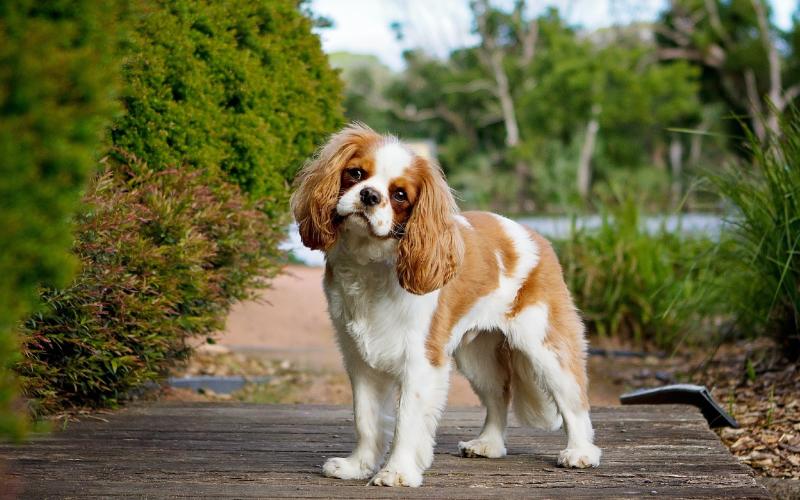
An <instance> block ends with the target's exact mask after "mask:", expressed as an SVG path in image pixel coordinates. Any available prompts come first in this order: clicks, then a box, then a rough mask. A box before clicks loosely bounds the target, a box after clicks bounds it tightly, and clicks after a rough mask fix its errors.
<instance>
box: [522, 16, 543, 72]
mask: <svg viewBox="0 0 800 500" xmlns="http://www.w3.org/2000/svg"><path fill="white" fill-rule="evenodd" d="M538 40H539V20H538V19H536V18H535V17H534V18H533V19H531V20H530V22H529V23H528V27H527V29H526V30H525V36H524V37H523V38H522V59H521V60H520V65H521V66H527V65H529V64H530V63H531V61H533V58H534V56H535V55H536V43H537V42H538Z"/></svg>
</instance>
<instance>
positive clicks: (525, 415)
mask: <svg viewBox="0 0 800 500" xmlns="http://www.w3.org/2000/svg"><path fill="white" fill-rule="evenodd" d="M511 373H512V375H511V394H512V397H511V402H512V403H511V404H512V406H513V408H514V414H515V415H516V416H517V419H519V421H520V423H522V424H524V425H528V426H530V427H535V428H537V429H544V430H548V431H554V430H557V429H560V428H561V424H562V418H561V414H559V412H558V408H557V407H556V404H555V402H554V401H553V398H552V397H550V394H549V393H548V392H547V391H546V390H545V389H544V388H543V387H542V386H541V384H540V383H539V381H538V377H537V375H536V372H535V370H534V369H533V365H532V364H531V362H530V360H529V359H528V357H527V356H526V355H525V354H524V353H522V352H519V351H514V350H512V351H511Z"/></svg>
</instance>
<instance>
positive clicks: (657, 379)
mask: <svg viewBox="0 0 800 500" xmlns="http://www.w3.org/2000/svg"><path fill="white" fill-rule="evenodd" d="M594 362H597V361H594ZM610 363H613V366H614V373H615V375H614V377H615V378H616V379H617V381H618V383H619V384H620V385H622V386H624V387H626V388H627V389H635V388H641V387H659V386H662V385H667V384H673V383H694V384H699V385H705V386H706V387H708V388H709V390H710V391H711V393H712V395H713V396H714V399H716V400H717V402H718V403H719V404H720V405H721V406H722V407H723V408H724V409H725V410H726V411H727V412H728V413H730V414H731V415H733V417H734V418H735V419H736V421H737V422H738V423H739V425H740V428H738V429H732V428H720V429H716V432H717V434H718V435H719V437H720V439H721V440H722V442H723V443H724V444H725V445H726V446H727V447H728V449H729V450H730V451H731V453H733V454H734V455H735V456H736V457H737V458H738V459H739V461H740V462H741V463H744V464H747V465H749V466H750V467H752V468H753V469H754V470H755V472H756V474H757V475H758V476H761V477H768V478H784V479H794V480H797V479H800V370H798V368H800V367H798V364H797V362H791V361H789V360H787V359H785V358H784V357H783V356H782V353H781V350H780V349H779V348H777V346H775V345H774V344H773V343H771V342H769V341H765V340H760V341H748V342H737V343H732V344H725V345H722V346H719V347H718V348H717V349H715V350H711V351H710V352H707V353H700V354H698V353H696V352H695V353H688V352H687V353H680V354H676V355H673V356H669V357H665V358H658V357H655V356H646V357H643V358H639V359H636V358H632V359H613V360H612V361H611V362H610Z"/></svg>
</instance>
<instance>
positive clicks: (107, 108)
mask: <svg viewBox="0 0 800 500" xmlns="http://www.w3.org/2000/svg"><path fill="white" fill-rule="evenodd" d="M115 8H116V7H115V4H114V3H113V2H110V1H93V0H72V1H60V2H34V1H25V0H9V1H5V2H2V3H0V158H2V161H0V179H2V181H0V437H2V436H9V437H19V436H20V435H21V433H22V432H23V426H24V424H23V419H21V418H18V417H16V416H15V415H14V412H12V411H11V410H12V402H13V400H14V390H13V386H14V383H13V376H12V371H11V370H10V366H11V364H12V363H13V362H14V360H15V359H16V354H15V352H16V350H17V345H16V341H15V340H14V331H15V329H16V325H17V321H19V320H20V319H21V318H23V317H24V316H25V315H26V314H29V313H30V312H31V311H32V310H34V309H35V308H36V307H37V303H38V287H39V286H40V285H41V284H49V285H51V286H53V285H62V284H65V283H67V282H68V280H69V279H70V277H71V276H72V273H73V271H74V268H75V262H74V259H73V258H72V257H71V256H70V255H69V252H68V250H69V248H70V246H71V236H70V229H69V219H70V217H71V215H72V214H73V213H74V211H75V209H76V207H77V203H78V200H79V198H80V190H81V189H82V188H83V186H84V184H85V181H86V179H87V178H88V176H89V173H90V171H91V170H92V168H93V166H94V165H95V161H96V158H95V156H94V155H95V154H96V151H97V148H98V145H99V143H100V141H101V138H102V129H103V127H104V125H105V124H106V123H107V122H108V120H110V118H111V115H112V113H113V112H114V110H115V109H116V106H115V101H114V92H115V89H116V87H117V81H116V77H117V76H118V73H119V68H118V67H117V64H116V61H117V59H116V58H115V48H116V44H117V41H118V40H117V38H116V37H117V36H118V35H117V32H116V26H117V23H116V22H115V19H116V15H117V12H116V10H115Z"/></svg>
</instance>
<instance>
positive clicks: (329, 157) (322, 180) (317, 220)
mask: <svg viewBox="0 0 800 500" xmlns="http://www.w3.org/2000/svg"><path fill="white" fill-rule="evenodd" d="M378 138H379V136H378V134H376V133H375V132H374V131H373V130H372V129H371V128H369V127H367V126H366V125H364V124H362V123H352V124H350V125H348V126H347V127H345V128H344V129H342V130H341V131H340V132H337V133H335V134H333V135H332V136H331V137H330V139H329V140H328V142H327V143H326V144H325V145H324V146H322V147H321V148H320V149H319V150H318V151H317V153H316V154H315V155H314V157H313V158H312V159H311V160H309V161H308V162H307V163H306V164H305V166H304V167H303V168H302V170H301V171H300V173H298V174H297V178H296V179H295V183H296V185H297V190H296V191H295V192H294V194H293V195H292V199H291V207H292V213H293V214H294V218H295V220H296V221H297V225H298V228H299V231H300V238H301V239H302V240H303V244H304V245H305V246H307V247H308V248H311V249H312V250H322V251H328V250H330V249H331V247H333V245H334V243H336V225H335V218H336V212H335V210H336V202H337V201H338V199H339V190H340V189H341V186H340V184H341V181H340V174H341V171H342V169H343V168H344V167H345V165H346V164H347V162H348V161H349V160H350V159H351V158H352V157H353V155H354V154H355V153H356V152H357V151H359V150H360V149H362V148H363V147H365V145H366V144H368V143H370V142H374V141H376V140H378Z"/></svg>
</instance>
